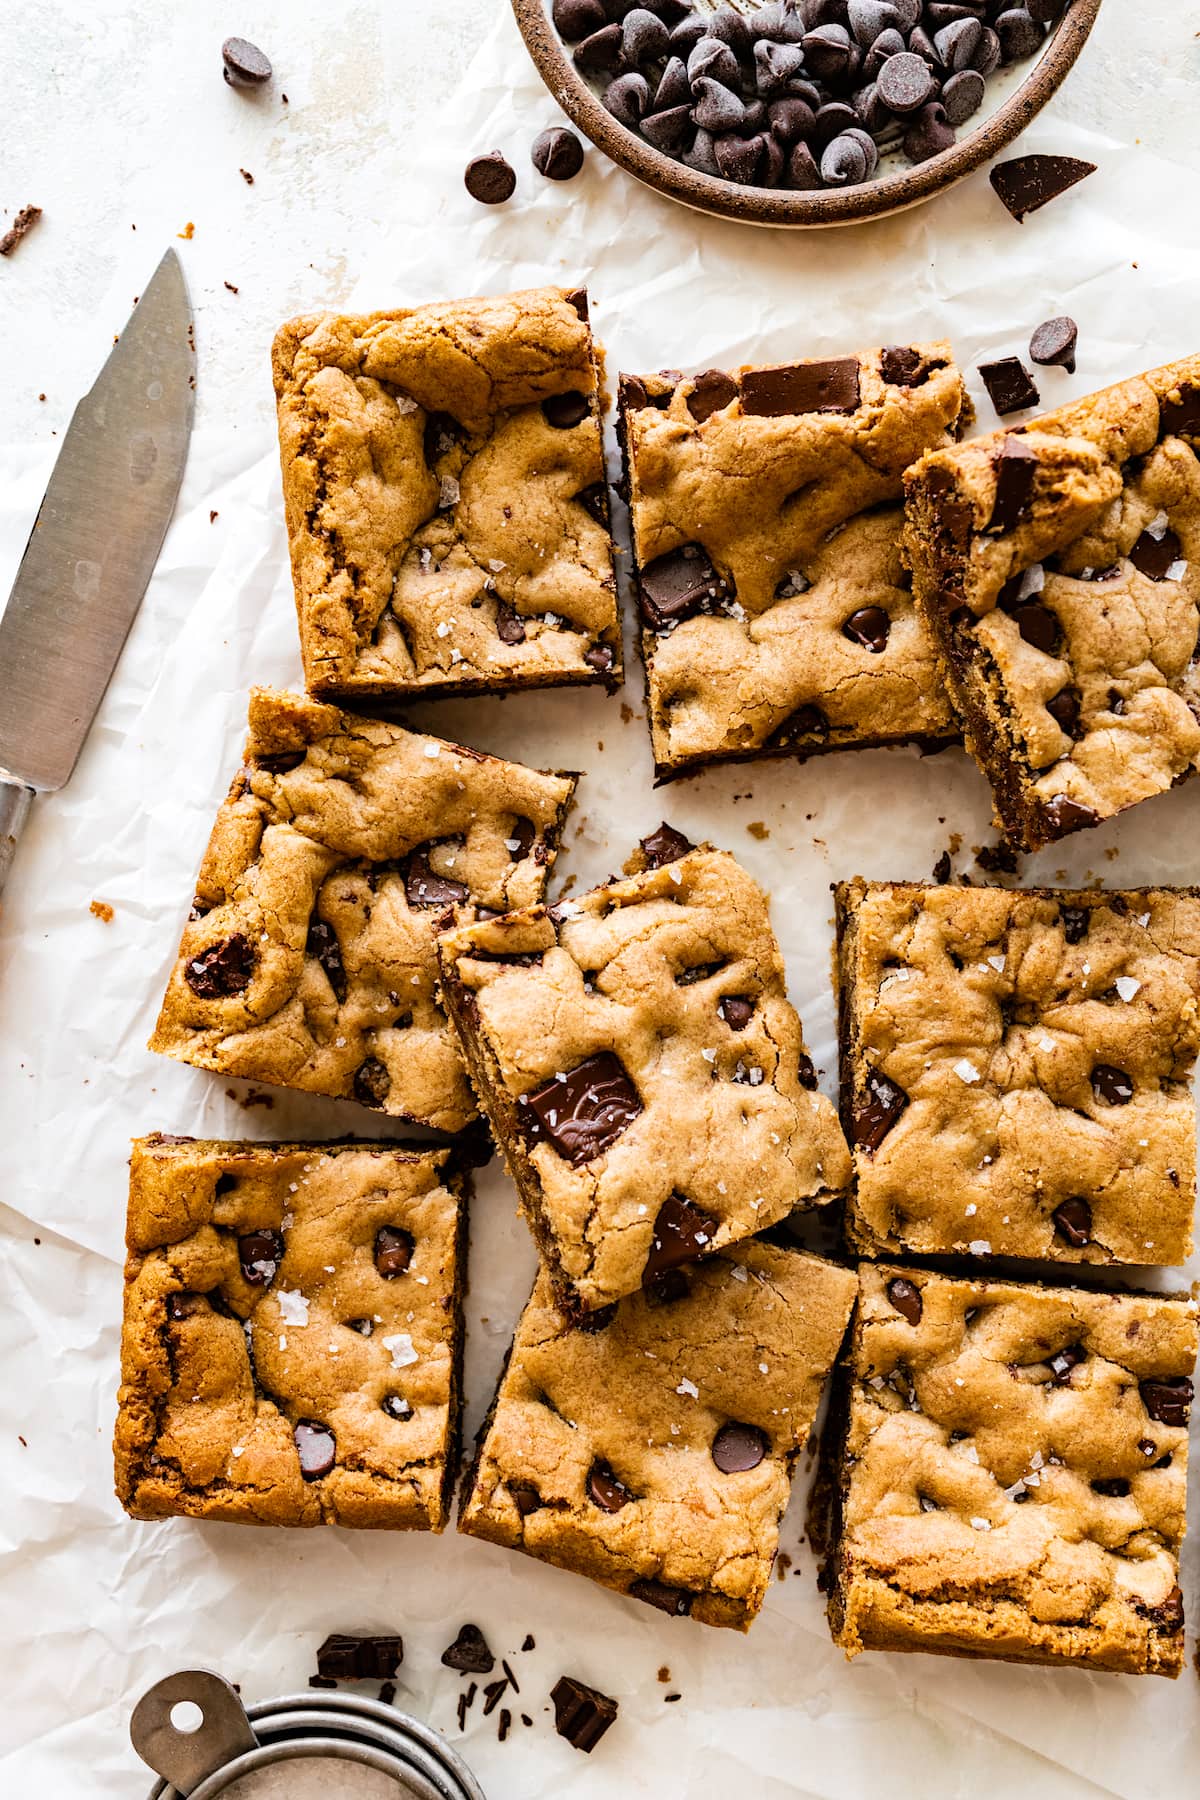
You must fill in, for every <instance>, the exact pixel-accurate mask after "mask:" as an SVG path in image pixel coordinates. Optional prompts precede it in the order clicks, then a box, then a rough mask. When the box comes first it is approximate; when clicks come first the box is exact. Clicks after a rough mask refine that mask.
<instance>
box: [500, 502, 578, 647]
mask: <svg viewBox="0 0 1200 1800" xmlns="http://www.w3.org/2000/svg"><path fill="white" fill-rule="evenodd" d="M586 491H587V490H585V492H586ZM580 497H581V498H582V496H580ZM496 636H497V637H498V638H499V639H500V642H501V643H502V644H523V643H524V642H525V622H524V620H523V619H522V618H521V615H520V613H517V612H514V611H513V609H512V607H511V606H509V604H508V602H507V601H506V600H497V602H496Z"/></svg>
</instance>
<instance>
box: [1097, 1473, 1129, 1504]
mask: <svg viewBox="0 0 1200 1800" xmlns="http://www.w3.org/2000/svg"><path fill="white" fill-rule="evenodd" d="M1092 1492H1093V1494H1102V1495H1103V1496H1104V1498H1105V1499H1106V1500H1125V1499H1127V1498H1128V1495H1129V1483H1128V1481H1127V1480H1126V1479H1125V1477H1124V1476H1123V1475H1103V1476H1101V1478H1100V1479H1099V1481H1093V1482H1092Z"/></svg>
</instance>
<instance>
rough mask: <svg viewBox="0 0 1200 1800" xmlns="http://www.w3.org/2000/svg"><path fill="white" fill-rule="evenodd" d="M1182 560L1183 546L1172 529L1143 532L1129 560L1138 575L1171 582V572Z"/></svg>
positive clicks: (1152, 579)
mask: <svg viewBox="0 0 1200 1800" xmlns="http://www.w3.org/2000/svg"><path fill="white" fill-rule="evenodd" d="M1182 559H1183V545H1182V544H1181V543H1180V541H1179V538H1178V537H1177V536H1176V534H1175V532H1173V531H1171V530H1170V529H1167V530H1162V531H1143V533H1142V535H1141V536H1140V537H1139V538H1138V540H1137V542H1136V544H1135V545H1134V546H1133V549H1132V550H1131V551H1130V552H1129V560H1130V562H1131V563H1132V564H1133V566H1134V568H1135V569H1136V570H1137V571H1138V574H1139V575H1145V576H1147V577H1148V579H1149V580H1151V581H1167V580H1169V578H1170V574H1171V570H1172V569H1173V568H1174V567H1175V565H1176V563H1177V562H1180V561H1181V560H1182Z"/></svg>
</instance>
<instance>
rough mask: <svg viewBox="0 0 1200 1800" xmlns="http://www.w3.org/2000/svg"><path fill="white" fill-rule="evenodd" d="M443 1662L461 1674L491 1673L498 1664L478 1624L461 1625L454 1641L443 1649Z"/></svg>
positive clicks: (448, 1667)
mask: <svg viewBox="0 0 1200 1800" xmlns="http://www.w3.org/2000/svg"><path fill="white" fill-rule="evenodd" d="M442 1662H443V1664H444V1665H445V1667H446V1668H447V1669H454V1670H456V1671H457V1673H458V1674H460V1675H490V1674H491V1672H492V1670H493V1669H494V1668H495V1666H496V1658H495V1657H494V1656H493V1655H492V1652H491V1648H490V1646H489V1644H488V1641H487V1639H486V1638H485V1637H484V1635H483V1633H482V1631H480V1629H479V1627H478V1625H460V1626H459V1629H458V1636H457V1637H456V1638H455V1640H454V1642H453V1643H452V1644H448V1645H447V1646H446V1648H445V1649H444V1650H443V1651H442Z"/></svg>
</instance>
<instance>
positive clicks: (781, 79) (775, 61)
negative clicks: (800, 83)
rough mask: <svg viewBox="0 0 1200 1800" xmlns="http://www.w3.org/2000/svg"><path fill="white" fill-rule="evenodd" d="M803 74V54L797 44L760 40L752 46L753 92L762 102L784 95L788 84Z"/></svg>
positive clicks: (766, 39)
mask: <svg viewBox="0 0 1200 1800" xmlns="http://www.w3.org/2000/svg"><path fill="white" fill-rule="evenodd" d="M803 74H804V52H803V50H801V48H800V46H799V44H775V43H772V42H771V41H770V39H768V38H760V39H759V41H758V43H757V44H755V46H754V91H755V93H756V94H758V95H759V97H760V98H761V99H763V100H774V99H776V98H778V97H779V96H780V95H782V94H785V93H786V92H787V89H788V83H789V82H792V81H795V80H796V79H797V78H798V77H802V76H803Z"/></svg>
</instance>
